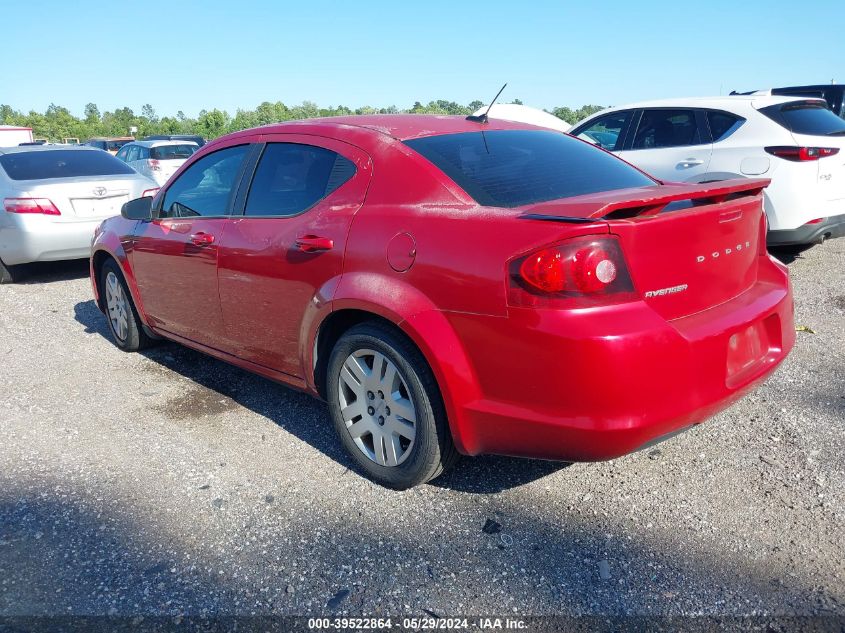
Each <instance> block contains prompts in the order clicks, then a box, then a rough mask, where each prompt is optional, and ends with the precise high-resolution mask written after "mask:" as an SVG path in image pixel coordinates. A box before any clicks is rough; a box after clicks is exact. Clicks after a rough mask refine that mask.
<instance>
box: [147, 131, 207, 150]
mask: <svg viewBox="0 0 845 633" xmlns="http://www.w3.org/2000/svg"><path fill="white" fill-rule="evenodd" d="M143 140H145V141H193V142H194V143H196V144H197V145H198V146H199V147H202V146H203V145H205V139H204V138H203V137H201V136H200V135H199V134H153V135H152V136H145V137H144V139H143Z"/></svg>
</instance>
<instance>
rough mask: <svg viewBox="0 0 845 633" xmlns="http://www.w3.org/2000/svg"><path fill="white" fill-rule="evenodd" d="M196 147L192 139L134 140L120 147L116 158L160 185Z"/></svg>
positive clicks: (197, 146)
mask: <svg viewBox="0 0 845 633" xmlns="http://www.w3.org/2000/svg"><path fill="white" fill-rule="evenodd" d="M198 149H199V145H197V144H196V143H194V142H193V141H134V142H132V143H127V144H126V145H124V146H123V147H121V148H120V151H119V152H118V153H117V156H116V158H118V159H119V160H122V161H123V162H125V163H126V164H127V165H129V166H130V167H132V169H134V170H135V171H137V172H138V173H139V174H143V175H144V176H146V177H147V178H151V179H153V180H155V181H156V183H157V184H158V186H159V187H160V186H162V185H163V184H164V183H166V182H167V179H168V178H170V177H171V176H172V175H173V174H174V173H176V170H177V169H179V168H180V167H181V166H182V165H184V164H185V161H186V160H188V158H189V157H190V156H191V155H192V154H193V153H194V152H196V151H197V150H198Z"/></svg>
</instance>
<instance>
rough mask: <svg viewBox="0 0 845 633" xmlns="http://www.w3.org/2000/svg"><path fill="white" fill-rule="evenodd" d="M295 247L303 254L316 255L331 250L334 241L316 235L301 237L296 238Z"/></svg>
mask: <svg viewBox="0 0 845 633" xmlns="http://www.w3.org/2000/svg"><path fill="white" fill-rule="evenodd" d="M296 247H297V248H298V249H299V250H301V251H302V252H304V253H318V252H320V251H330V250H331V249H333V248H334V241H332V240H330V239H329V238H327V237H320V236H318V235H301V236H300V237H298V238H296Z"/></svg>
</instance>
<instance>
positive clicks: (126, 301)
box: [100, 259, 152, 352]
mask: <svg viewBox="0 0 845 633" xmlns="http://www.w3.org/2000/svg"><path fill="white" fill-rule="evenodd" d="M100 296H101V297H102V299H103V302H104V303H105V308H106V317H107V318H108V322H109V330H110V331H111V335H112V340H114V343H115V345H117V346H118V347H119V348H120V349H122V350H123V351H124V352H136V351H138V350H140V349H144V348H145V347H149V346H150V344H151V343H152V339H151V338H150V337H149V336H147V334H146V332H144V328H143V327H141V319H140V318H139V317H138V311H137V310H136V309H135V304H134V303H133V302H132V295H131V294H129V288H128V287H127V286H126V280H125V279H124V278H123V273H122V272H121V271H120V268H119V267H118V265H117V263H116V262H115V261H114V260H112V259H109V260H107V261H106V262H105V263H104V264H103V267H102V269H101V271H100Z"/></svg>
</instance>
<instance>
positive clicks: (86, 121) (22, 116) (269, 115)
mask: <svg viewBox="0 0 845 633" xmlns="http://www.w3.org/2000/svg"><path fill="white" fill-rule="evenodd" d="M512 103H517V104H521V103H522V102H521V101H520V100H519V99H516V100H514V101H513V102H512ZM484 105H485V104H484V103H483V102H482V101H473V102H471V103H469V104H467V105H461V104H459V103H456V102H454V101H445V100H437V101H430V102H429V103H428V104H426V105H423V104H422V103H420V102H419V101H417V102H415V103H414V105H413V106H412V107H411V108H408V109H399V108H397V107H396V106H390V107H387V108H373V107H370V106H364V107H361V108H356V109H354V110H353V109H351V108H348V107H346V106H342V105H341V106H337V107H328V108H321V107H320V106H318V105H317V104H316V103H314V102H312V101H303V102H302V103H301V104H299V105H295V106H287V105H285V104H284V103H282V102H281V101H276V102H275V103H271V102H269V101H265V102H263V103H262V104H260V105H259V106H258V107H256V108H255V109H254V110H242V109H240V108H239V109H238V110H237V111H236V112H235V115H234V116H231V115H230V114H229V113H228V112H227V111H226V110H218V109H217V108H214V109H213V110H202V111H201V112H200V113H199V115H198V116H197V117H196V118H191V117H188V116H185V113H184V112H182V111H181V110H180V111H179V112H177V113H176V116H163V117H159V116H158V114H157V113H156V111H155V109H154V108H153V106H151V105H150V104H145V105H144V106H143V107H142V108H141V112H140V114H136V113H135V112H134V111H133V110H132V109H131V108H118V109H116V110H113V111H106V112H100V109H99V108H98V107H97V105H96V104H94V103H89V104H88V105H86V106H85V111H84V114H83V116H82V117H81V118H80V117H77V116H75V115H74V114H72V113H71V112H70V111H69V110H68V109H67V108H65V107H62V106H58V105H55V104H50V106H49V107H48V108H47V110H46V111H45V112H43V113H41V112H36V111H34V110H30V111H29V112H28V113H23V112H19V111H18V110H15V109H14V108H12V107H11V106H9V105H5V104H4V105H0V125H15V126H21V127H30V128H32V134H33V136H34V137H35V138H46V139H48V140H50V141H61V140H63V139H65V138H78V139H80V140H81V141H85V140H87V139H89V138H93V137H97V136H106V137H110V136H126V135H127V134H129V130H130V128H133V127H134V128H137V133H136V134H135V136H136V137H137V138H141V137H144V136H148V135H151V134H199V135H200V136H202V137H203V138H206V139H213V138H216V137H218V136H220V135H222V134H226V133H228V132H235V131H237V130H244V129H247V128H251V127H256V126H259V125H266V124H268V123H277V122H279V121H292V120H295V119H308V118H316V117H326V116H342V115H348V114H396V113H400V112H401V113H411V114H464V115H466V114H471V113H472V112H475V111H476V110H477V109H478V108H481V107H483V106H484ZM602 109H603V106H596V105H585V106H582V107H580V108H578V109H577V110H572V109H571V108H567V107H558V108H554V109H552V110H550V112H551V113H552V114H554V115H555V116H557V117H558V118H560V119H563V120H564V121H566V122H567V123H570V124H571V123H575V122H576V121H579V120H581V119H583V118H584V117H586V116H589V115H590V114H593V113H594V112H597V111H599V110H602Z"/></svg>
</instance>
